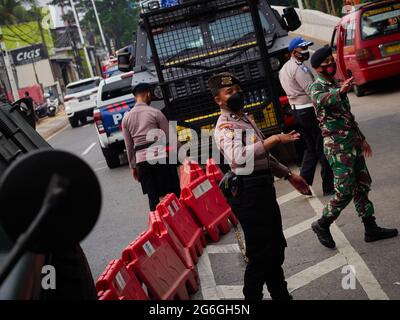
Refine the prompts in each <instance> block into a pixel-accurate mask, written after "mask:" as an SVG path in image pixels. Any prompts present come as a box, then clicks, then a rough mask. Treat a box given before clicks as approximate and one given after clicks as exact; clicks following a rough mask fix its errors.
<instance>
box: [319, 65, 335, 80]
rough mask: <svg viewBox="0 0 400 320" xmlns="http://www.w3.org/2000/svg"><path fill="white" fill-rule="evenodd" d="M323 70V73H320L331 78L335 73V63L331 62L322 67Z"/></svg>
mask: <svg viewBox="0 0 400 320" xmlns="http://www.w3.org/2000/svg"><path fill="white" fill-rule="evenodd" d="M323 68H324V71H323V72H322V73H323V74H324V75H326V76H328V77H333V76H334V75H335V74H336V71H337V65H336V62H332V63H330V64H328V65H326V66H324V67H323Z"/></svg>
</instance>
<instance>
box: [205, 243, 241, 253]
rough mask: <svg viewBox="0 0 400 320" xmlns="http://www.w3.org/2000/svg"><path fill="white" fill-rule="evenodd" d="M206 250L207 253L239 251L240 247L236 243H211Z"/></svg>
mask: <svg viewBox="0 0 400 320" xmlns="http://www.w3.org/2000/svg"><path fill="white" fill-rule="evenodd" d="M207 252H208V253H209V254H218V253H240V248H239V245H238V244H225V245H213V246H208V247H207Z"/></svg>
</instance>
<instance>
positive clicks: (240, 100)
mask: <svg viewBox="0 0 400 320" xmlns="http://www.w3.org/2000/svg"><path fill="white" fill-rule="evenodd" d="M227 106H228V108H229V110H231V111H233V112H239V111H240V110H242V109H243V108H244V94H243V92H236V93H235V94H234V95H232V96H231V97H230V98H229V99H228V102H227Z"/></svg>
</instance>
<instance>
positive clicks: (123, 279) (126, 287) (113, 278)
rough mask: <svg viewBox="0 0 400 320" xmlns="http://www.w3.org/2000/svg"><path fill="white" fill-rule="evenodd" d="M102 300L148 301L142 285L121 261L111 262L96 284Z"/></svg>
mask: <svg viewBox="0 0 400 320" xmlns="http://www.w3.org/2000/svg"><path fill="white" fill-rule="evenodd" d="M96 290H97V292H98V294H99V296H100V293H102V292H103V294H102V297H103V300H148V297H147V295H146V293H145V292H144V290H143V288H142V285H141V284H140V282H139V280H138V279H137V278H136V276H135V274H134V273H133V272H132V271H129V270H128V269H127V268H126V267H125V265H124V263H123V262H122V261H121V260H113V261H111V262H110V263H109V264H108V266H107V268H106V269H105V271H104V272H103V274H102V275H101V276H100V277H99V279H98V280H97V282H96ZM113 297H114V298H113Z"/></svg>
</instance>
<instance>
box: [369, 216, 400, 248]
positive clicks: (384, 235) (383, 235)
mask: <svg viewBox="0 0 400 320" xmlns="http://www.w3.org/2000/svg"><path fill="white" fill-rule="evenodd" d="M363 223H364V227H365V238H364V239H365V242H374V241H378V240H382V239H388V238H393V237H396V236H397V235H398V234H399V232H398V231H397V229H386V228H381V227H379V226H378V225H377V224H376V222H375V217H368V218H363Z"/></svg>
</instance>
